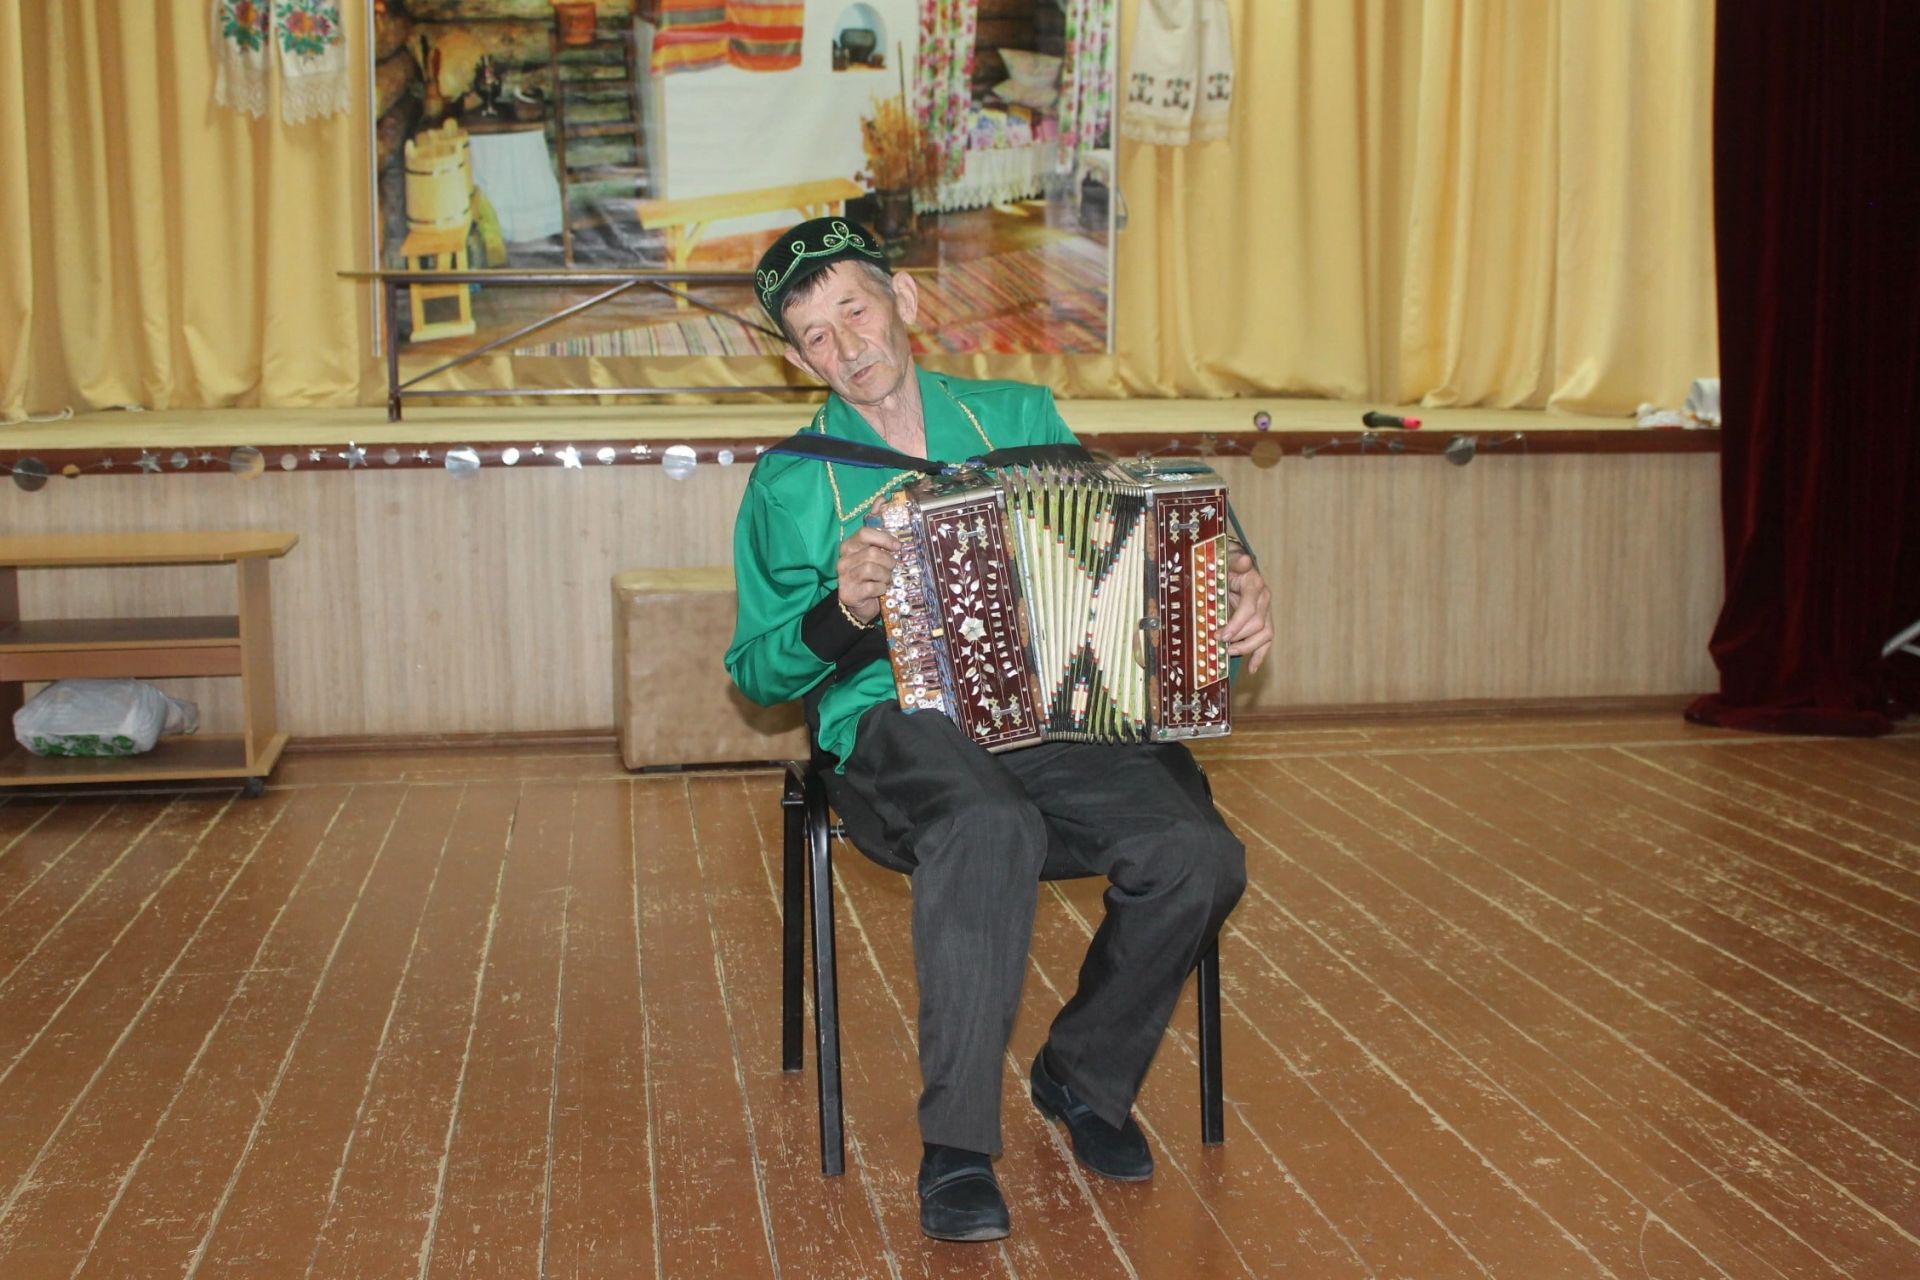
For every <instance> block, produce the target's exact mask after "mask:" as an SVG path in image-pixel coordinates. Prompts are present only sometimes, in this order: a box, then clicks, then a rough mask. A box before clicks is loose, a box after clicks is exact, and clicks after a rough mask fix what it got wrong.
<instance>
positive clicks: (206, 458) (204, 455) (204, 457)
mask: <svg viewBox="0 0 1920 1280" xmlns="http://www.w3.org/2000/svg"><path fill="white" fill-rule="evenodd" d="M212 461H213V455H212V454H211V453H208V452H207V451H206V450H205V449H202V450H201V451H200V465H201V466H203V467H204V466H206V465H207V464H208V463H210V462H212Z"/></svg>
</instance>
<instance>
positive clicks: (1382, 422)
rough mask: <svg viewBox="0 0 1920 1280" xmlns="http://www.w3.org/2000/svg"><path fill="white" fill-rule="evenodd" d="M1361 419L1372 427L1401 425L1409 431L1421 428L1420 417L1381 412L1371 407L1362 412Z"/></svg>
mask: <svg viewBox="0 0 1920 1280" xmlns="http://www.w3.org/2000/svg"><path fill="white" fill-rule="evenodd" d="M1360 421H1362V422H1364V423H1366V424H1367V425H1368V426H1370V427H1401V428H1403V429H1405V430H1407V431H1418V430H1419V429H1420V419H1418V418H1402V417H1400V416H1398V415H1397V414H1391V413H1380V412H1378V411H1376V410H1373V409H1369V410H1367V411H1366V412H1365V413H1363V414H1361V415H1360Z"/></svg>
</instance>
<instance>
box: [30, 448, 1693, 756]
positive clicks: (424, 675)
mask: <svg viewBox="0 0 1920 1280" xmlns="http://www.w3.org/2000/svg"><path fill="white" fill-rule="evenodd" d="M1220 467H1221V470H1222V471H1223V472H1224V473H1225V474H1226V475H1227V477H1228V480H1229V483H1230V484H1231V485H1232V486H1233V492H1234V494H1235V501H1236V506H1237V507H1238V508H1239V510H1240V513H1241V517H1242V520H1243V521H1244V523H1245V524H1246V526H1247V530H1248V533H1249V535H1250V536H1251V537H1252V538H1253V540H1254V541H1255V543H1256V544H1257V546H1258V547H1259V548H1260V549H1261V552H1262V556H1263V560H1264V566H1265V568H1266V569H1267V571H1268V574H1269V576H1270V577H1271V578H1272V579H1273V581H1274V583H1275V585H1276V589H1277V593H1278V599H1277V601H1276V606H1275V617H1276V620H1277V622H1278V626H1279V631H1280V635H1281V640H1280V644H1279V646H1278V647H1277V649H1276V653H1275V660H1274V661H1273V662H1272V664H1271V665H1270V666H1269V667H1268V668H1267V669H1266V670H1263V671H1262V672H1261V673H1260V675H1259V676H1258V677H1256V678H1254V679H1252V680H1250V681H1248V682H1247V683H1246V685H1245V687H1244V689H1243V698H1244V699H1245V703H1246V705H1250V706H1256V707H1261V708H1279V707H1288V706H1304V705H1345V704H1359V703H1392V702H1407V701H1412V702H1438V701H1451V700H1463V699H1528V698H1556V697H1598V696H1614V695H1643V694H1678V693H1683V692H1687V691H1693V690H1703V689H1707V688H1710V687H1711V686H1712V684H1713V681H1714V674H1713V668H1712V664H1711V662H1710V661H1709V659H1708V656H1707V651H1706V644H1707V638H1708V635H1709V633H1710V631H1711V628H1712V625H1713V620H1714V617H1715V614H1716V612H1717V611H1718V608H1719V603H1720V596H1721V579H1720V550H1719V545H1720V539H1719V515H1718V498H1717V495H1718V471H1717V468H1718V460H1717V458H1716V457H1715V456H1714V455H1712V454H1680V455H1666V456H1661V455H1593V456H1577V455H1574V456H1569V455H1559V456H1546V457H1542V456H1536V457H1521V456H1483V457H1481V458H1480V459H1478V460H1477V461H1475V462H1474V463H1473V464H1472V465H1470V466H1467V467H1464V468H1461V467H1454V466H1451V465H1449V464H1447V463H1446V462H1444V461H1441V460H1440V459H1438V458H1410V457H1384V458H1383V457H1370V458H1369V457H1357V458H1356V457H1321V458H1299V457H1289V458H1287V459H1285V460H1284V461H1283V462H1281V464H1280V465H1278V466H1276V467H1273V468H1270V469H1261V468H1258V467H1255V466H1254V465H1253V464H1252V463H1251V462H1248V461H1245V460H1225V461H1222V462H1221V463H1220ZM746 477H747V468H746V467H745V466H735V467H726V468H723V467H717V466H702V467H701V468H699V470H698V471H696V472H695V473H694V474H693V475H692V476H691V477H689V478H687V479H685V480H682V481H675V480H672V479H670V478H669V477H668V476H667V475H666V474H665V473H664V472H663V471H662V470H660V469H659V468H657V467H609V468H592V467H589V468H588V469H586V470H579V471H574V470H561V469H558V468H538V469H523V470H518V471H508V470H505V469H500V468H487V469H485V470H483V471H481V472H480V473H478V474H476V475H472V476H468V477H462V478H456V477H453V476H451V475H448V474H446V473H444V472H424V471H393V472H384V471H381V470H378V469H375V470H370V471H355V472H347V473H340V472H329V473H312V472H300V473H294V474H290V475H289V474H283V473H279V472H272V473H269V474H267V475H265V476H262V477H259V478H257V479H250V480H241V479H235V478H232V477H226V476H218V477H215V476H207V477H198V476H165V477H156V476H145V475H124V476H109V477H88V478H86V479H84V480H80V481H73V482H66V481H61V480H55V481H54V482H53V483H52V484H51V485H49V486H48V487H47V488H46V489H45V490H44V491H42V492H41V493H39V494H35V495H26V494H20V493H15V494H13V495H12V496H11V497H10V498H8V499H7V500H6V501H7V505H8V508H9V518H8V521H7V525H8V528H9V531H10V532H15V533H40V532H48V533H52V532H92V531H102V532H104V531H139V530H163V529H215V528H284V529H291V530H294V531H295V532H297V533H299V534H300V538H301V541H300V545H299V546H298V547H296V548H295V549H294V550H293V552H292V554H291V555H289V556H288V557H287V558H286V559H284V560H282V561H278V562H276V563H275V565H274V569H273V590H274V632H275V639H276V643H277V645H278V649H279V691H280V699H281V707H282V709H283V710H282V718H283V721H284V723H285V724H286V726H287V728H288V729H289V730H290V731H291V732H292V733H293V734H294V735H295V736H296V737H300V736H309V737H311V736H337V735H354V736H357V735H365V734H397V733H404V734H423V733H462V732H497V733H509V732H525V731H533V730H555V729H580V728H601V729H604V728H605V727H606V726H608V725H610V724H611V723H612V720H613V711H612V683H611V682H612V667H613V659H612V652H611V597H610V591H611V588H610V585H609V584H610V580H611V578H612V576H613V575H614V574H615V573H616V572H618V571H620V570H623V569H631V568H647V567H661V568H672V567H680V566H690V565H705V564H724V563H727V562H728V560H729V559H730V550H729V549H730V545H731V529H732V522H733V513H734V510H735V508H736V506H737V505H738V502H739V497H740V493H741V489H742V487H743V485H744V484H745V481H746ZM232 591H233V575H232V571H231V570H230V569H218V568H211V569H197V568H196V569H165V570H79V571H67V572H58V573H55V572H38V571H36V572H27V573H23V574H22V584H21V597H22V600H21V604H22V609H23V613H24V615H25V616H27V617H48V616H102V615H111V614H116V613H133V614H161V613H217V612H226V611H229V610H230V609H231V608H232ZM727 639H728V637H726V636H721V635H716V636H714V637H712V638H711V645H712V652H713V660H714V669H715V673H716V677H717V678H722V677H721V676H720V668H719V661H720V655H721V652H722V651H723V650H724V648H725V646H726V643H727ZM226 683H227V682H222V681H178V682H169V684H168V687H169V688H173V689H176V690H178V691H183V692H185V693H187V694H188V696H192V697H195V698H198V699H199V700H200V701H201V703H202V709H203V712H204V713H205V718H206V720H207V722H208V724H209V727H212V728H219V727H223V726H225V725H229V724H231V723H233V722H234V721H236V720H237V719H238V703H237V700H236V699H235V696H234V691H232V690H230V689H228V688H226V687H225V684H226Z"/></svg>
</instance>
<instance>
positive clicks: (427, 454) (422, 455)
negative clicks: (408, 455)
mask: <svg viewBox="0 0 1920 1280" xmlns="http://www.w3.org/2000/svg"><path fill="white" fill-rule="evenodd" d="M413 456H414V457H416V458H418V459H420V461H422V462H432V461H433V450H431V449H415V450H414V451H413Z"/></svg>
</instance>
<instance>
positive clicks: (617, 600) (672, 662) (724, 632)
mask: <svg viewBox="0 0 1920 1280" xmlns="http://www.w3.org/2000/svg"><path fill="white" fill-rule="evenodd" d="M733 610H734V603H733V570H732V569H630V570H628V571H627V572H625V573H621V574H616V575H615V576H614V579H613V664H614V665H613V721H614V725H615V727H616V731H617V732H618V733H619V735H620V758H621V759H622V760H624V761H626V765H627V768H629V769H645V768H648V767H654V766H659V765H681V764H716V763H723V762H731V761H736V760H794V759H805V758H806V755H807V734H806V727H805V726H804V725H803V724H802V723H801V718H800V704H799V703H798V702H790V703H788V704H786V705H785V706H780V707H762V706H758V705H756V704H754V703H752V702H749V701H748V700H747V697H746V695H745V694H743V693H741V692H740V690H738V689H736V688H735V687H734V684H733V681H732V680H730V679H728V678H727V669H726V668H725V667H724V666H722V665H721V662H720V660H721V657H722V656H723V655H724V654H725V653H726V651H727V644H728V642H729V641H730V640H731V639H732V637H733Z"/></svg>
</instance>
